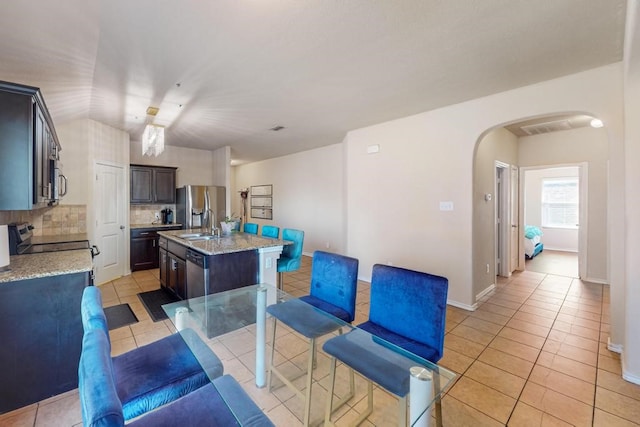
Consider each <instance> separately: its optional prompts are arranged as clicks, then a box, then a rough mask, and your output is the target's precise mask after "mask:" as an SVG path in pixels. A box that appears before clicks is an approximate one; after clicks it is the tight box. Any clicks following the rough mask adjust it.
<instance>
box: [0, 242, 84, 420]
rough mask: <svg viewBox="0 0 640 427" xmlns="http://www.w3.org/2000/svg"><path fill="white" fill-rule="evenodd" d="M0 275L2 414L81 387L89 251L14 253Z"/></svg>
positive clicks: (0, 381) (0, 403)
mask: <svg viewBox="0 0 640 427" xmlns="http://www.w3.org/2000/svg"><path fill="white" fill-rule="evenodd" d="M9 266H10V268H11V270H10V271H8V272H5V273H2V274H0V301H2V302H1V303H0V304H1V308H2V309H1V310H0V342H2V345H1V346H0V366H2V368H1V369H0V384H2V387H0V413H4V412H8V411H11V410H13V409H17V408H21V407H24V406H26V405H29V404H32V403H35V402H38V401H40V400H43V399H46V398H48V397H51V396H55V395H58V394H60V393H63V392H66V391H69V390H72V389H74V388H77V387H78V362H79V360H80V350H81V347H82V321H81V318H80V300H81V298H82V291H83V290H84V288H85V287H86V286H89V285H90V284H91V283H92V277H93V274H92V271H93V263H92V260H91V251H90V250H89V249H80V250H70V251H60V252H47V253H35V254H29V255H13V256H11V257H10V264H9Z"/></svg>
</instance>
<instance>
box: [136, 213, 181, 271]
mask: <svg viewBox="0 0 640 427" xmlns="http://www.w3.org/2000/svg"><path fill="white" fill-rule="evenodd" d="M180 228H181V227H180V226H175V227H162V228H161V230H179V229H180ZM158 230H160V229H159V228H137V229H135V230H131V246H130V257H129V259H130V262H131V271H138V270H149V269H151V268H158V267H159V266H160V252H159V248H160V245H159V239H160V236H158ZM161 274H162V273H161ZM161 281H162V280H161Z"/></svg>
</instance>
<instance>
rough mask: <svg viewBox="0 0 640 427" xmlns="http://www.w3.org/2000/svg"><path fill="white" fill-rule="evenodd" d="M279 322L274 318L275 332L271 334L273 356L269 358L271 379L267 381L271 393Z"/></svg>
mask: <svg viewBox="0 0 640 427" xmlns="http://www.w3.org/2000/svg"><path fill="white" fill-rule="evenodd" d="M277 324H278V320H277V319H276V318H275V317H274V318H273V333H272V334H271V358H270V359H269V380H268V383H267V389H268V390H269V393H271V380H272V378H273V369H274V366H275V362H274V358H275V355H276V325H277Z"/></svg>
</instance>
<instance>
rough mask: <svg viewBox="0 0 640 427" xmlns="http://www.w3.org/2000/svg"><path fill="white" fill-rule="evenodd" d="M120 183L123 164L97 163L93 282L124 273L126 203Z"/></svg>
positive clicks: (109, 278)
mask: <svg viewBox="0 0 640 427" xmlns="http://www.w3.org/2000/svg"><path fill="white" fill-rule="evenodd" d="M123 183H124V168H123V167H122V166H117V165H108V164H103V163H97V164H96V182H95V192H94V201H95V203H94V206H95V207H96V212H95V218H96V236H97V244H98V247H99V248H100V255H98V256H97V257H96V259H95V269H96V280H95V282H96V284H101V283H105V282H108V281H110V280H114V279H117V278H118V277H121V276H123V275H124V271H125V248H124V242H125V238H124V233H125V231H126V227H125V218H126V203H125V197H124V185H123Z"/></svg>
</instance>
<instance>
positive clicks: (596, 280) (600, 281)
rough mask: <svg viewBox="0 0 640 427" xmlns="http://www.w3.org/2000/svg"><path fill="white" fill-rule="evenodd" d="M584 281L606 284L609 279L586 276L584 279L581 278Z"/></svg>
mask: <svg viewBox="0 0 640 427" xmlns="http://www.w3.org/2000/svg"><path fill="white" fill-rule="evenodd" d="M582 280H583V281H585V282H589V283H596V284H598V285H608V284H609V281H608V280H605V279H595V278H593V277H587V278H585V279H582Z"/></svg>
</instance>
